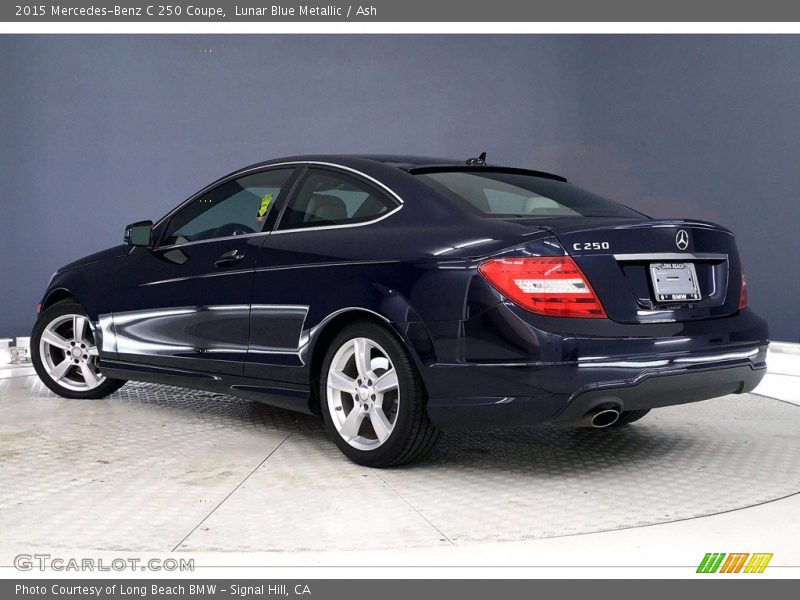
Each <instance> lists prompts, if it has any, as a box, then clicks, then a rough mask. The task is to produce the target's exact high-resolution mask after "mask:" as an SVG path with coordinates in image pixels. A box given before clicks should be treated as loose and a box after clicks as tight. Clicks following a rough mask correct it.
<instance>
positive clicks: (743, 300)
mask: <svg viewBox="0 0 800 600" xmlns="http://www.w3.org/2000/svg"><path fill="white" fill-rule="evenodd" d="M739 272H740V273H741V274H742V285H741V287H740V288H739V289H740V290H741V291H740V292H739V310H742V309H745V308H747V281H745V278H744V263H741V262H740V263H739Z"/></svg>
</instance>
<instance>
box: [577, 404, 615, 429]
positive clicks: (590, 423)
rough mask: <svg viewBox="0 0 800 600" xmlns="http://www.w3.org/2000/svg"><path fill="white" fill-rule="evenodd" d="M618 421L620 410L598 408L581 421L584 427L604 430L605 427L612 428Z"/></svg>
mask: <svg viewBox="0 0 800 600" xmlns="http://www.w3.org/2000/svg"><path fill="white" fill-rule="evenodd" d="M618 419H619V410H618V409H616V408H607V407H606V408H603V407H598V408H593V409H592V410H590V411H589V412H587V413H586V414H585V415H584V416H583V418H582V419H581V424H582V425H583V427H593V428H594V429H603V428H604V427H611V426H612V425H613V424H614V423H616V422H617V420H618Z"/></svg>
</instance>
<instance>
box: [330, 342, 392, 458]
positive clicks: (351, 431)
mask: <svg viewBox="0 0 800 600" xmlns="http://www.w3.org/2000/svg"><path fill="white" fill-rule="evenodd" d="M326 396H327V400H328V410H329V411H330V415H331V419H332V421H333V425H334V427H335V428H336V431H337V432H338V433H339V435H340V436H341V437H342V439H343V440H345V441H346V442H347V443H348V444H349V445H350V446H352V447H353V448H356V449H358V450H374V449H375V448H378V447H380V446H382V445H383V444H384V443H385V442H386V440H388V439H389V436H390V435H391V434H392V431H393V430H394V426H395V424H396V422H397V415H398V408H399V405H400V384H399V381H398V377H397V371H396V370H395V368H394V365H393V364H392V361H391V359H390V358H389V355H388V354H387V353H386V351H385V350H384V349H383V348H381V346H380V345H378V344H377V343H376V342H374V341H373V340H370V339H368V338H365V337H357V338H354V339H351V340H348V341H346V342H345V343H344V344H343V345H342V346H341V347H340V348H339V350H338V351H337V352H336V354H335V355H334V357H333V360H332V361H331V363H330V368H329V369H328V376H327V394H326Z"/></svg>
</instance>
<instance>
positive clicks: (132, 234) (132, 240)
mask: <svg viewBox="0 0 800 600" xmlns="http://www.w3.org/2000/svg"><path fill="white" fill-rule="evenodd" d="M152 237H153V222H152V221H139V222H138V223H131V224H130V225H128V226H127V227H126V228H125V243H126V244H128V245H129V246H144V247H145V248H149V247H150V241H151V238H152Z"/></svg>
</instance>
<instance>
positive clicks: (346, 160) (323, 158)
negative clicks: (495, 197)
mask: <svg viewBox="0 0 800 600" xmlns="http://www.w3.org/2000/svg"><path fill="white" fill-rule="evenodd" d="M469 160H475V159H471V158H466V159H460V160H459V159H453V158H442V157H433V156H419V155H410V154H308V155H300V156H288V157H283V158H276V159H272V160H269V161H266V162H264V163H259V164H258V165H252V166H253V167H255V166H261V165H264V166H266V165H269V164H275V163H282V162H324V163H330V164H341V165H343V166H354V165H353V163H354V162H357V163H361V164H364V162H367V163H370V162H371V163H377V164H380V165H385V166H388V167H394V168H396V169H400V170H402V171H407V172H411V173H414V172H424V171H426V170H428V169H430V170H437V169H454V168H459V169H460V168H463V167H469V168H470V169H473V168H474V169H475V170H487V171H506V172H516V173H522V174H528V175H534V176H538V177H546V178H548V179H557V180H559V181H567V179H566V178H565V177H562V176H561V175H556V174H553V173H547V172H545V171H537V170H533V169H522V168H519V167H504V166H501V165H494V164H489V163H486V164H484V163H478V164H471V165H469V164H468V161H469Z"/></svg>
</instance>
